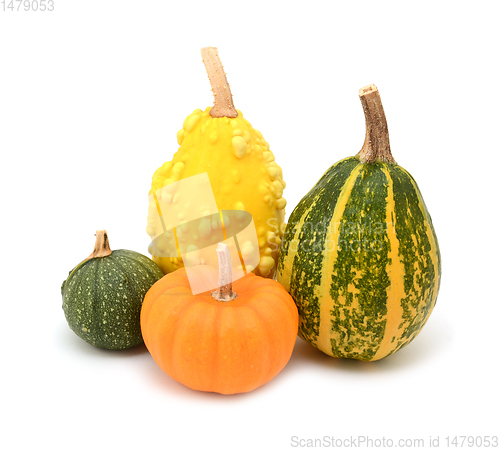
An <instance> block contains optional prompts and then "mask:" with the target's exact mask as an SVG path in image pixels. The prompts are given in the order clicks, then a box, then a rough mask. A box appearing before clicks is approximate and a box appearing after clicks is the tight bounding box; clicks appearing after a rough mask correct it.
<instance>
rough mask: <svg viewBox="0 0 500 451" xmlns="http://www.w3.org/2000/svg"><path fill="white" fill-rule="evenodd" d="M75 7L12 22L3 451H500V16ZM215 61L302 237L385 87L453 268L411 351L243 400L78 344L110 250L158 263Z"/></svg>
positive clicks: (235, 5) (302, 375)
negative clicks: (70, 303) (355, 449)
mask: <svg viewBox="0 0 500 451" xmlns="http://www.w3.org/2000/svg"><path fill="white" fill-rule="evenodd" d="M54 1H55V11H54V12H51V13H49V12H45V13H42V12H36V13H35V12H26V13H25V12H3V11H0V150H1V155H2V159H1V177H0V183H1V190H0V193H1V196H2V221H1V227H2V261H3V264H2V271H1V275H2V289H1V293H2V308H1V312H2V313H1V315H2V316H1V319H2V325H1V327H0V330H1V333H2V345H3V346H2V376H3V378H2V379H4V381H3V382H2V399H1V406H2V412H3V413H4V419H3V420H2V424H1V428H2V430H3V432H2V433H1V435H0V445H4V443H2V442H5V444H7V447H5V446H2V448H3V449H8V450H17V449H20V450H25V449H29V450H37V449H53V450H63V449H65V450H66V449H71V450H80V449H86V450H104V449H120V450H132V449H147V450H180V449H182V450H183V449H187V450H191V449H215V448H217V449H219V450H228V449H243V450H246V449H248V450H256V449H264V450H268V449H269V450H286V449H292V444H293V443H294V442H293V440H292V437H294V436H295V437H297V440H300V439H308V438H319V439H321V438H323V437H324V436H334V437H336V438H343V439H345V438H349V437H350V436H354V437H357V436H360V435H361V436H369V437H370V438H372V439H375V438H379V439H380V438H382V437H386V438H390V439H392V440H394V444H395V445H396V444H397V440H398V439H400V438H410V439H413V438H423V439H425V443H426V445H427V444H428V441H429V437H430V436H432V437H434V438H435V437H437V436H439V437H440V445H441V448H445V445H446V441H445V437H446V436H452V437H453V436H455V435H474V436H476V435H482V436H484V435H489V436H491V435H500V434H499V433H500V431H499V428H498V424H499V421H498V420H499V414H498V402H499V391H498V366H497V360H498V339H497V337H498V317H499V314H500V308H499V300H500V296H499V293H498V277H499V264H498V261H499V260H498V255H499V250H500V249H499V246H498V240H499V238H498V237H499V222H498V215H497V213H496V212H497V210H498V205H499V200H498V198H499V190H498V184H497V180H498V167H499V163H500V159H499V156H498V154H499V151H500V148H499V144H498V130H499V122H500V113H499V111H500V110H499V104H500V102H499V96H500V89H499V83H500V73H499V70H498V45H499V43H500V32H499V26H498V16H499V12H500V11H499V8H498V6H499V4H498V2H495V1H490V2H484V1H474V2H456V1H455V2H444V1H443V2H435V1H434V2H426V1H419V2H412V3H410V2H401V1H398V2H395V1H394V2H392V1H380V2H375V1H370V2H364V1H351V2H336V1H310V2H305V1H304V2H295V1H288V2H284V1H283V2H272V1H264V2H262V1H257V0H254V1H252V2H236V1H232V2H218V1H196V0H192V1H189V2H180V1H178V2H175V3H174V2H167V1H164V0H142V1H138V0H137V1H129V0H85V1H83V0H80V1H76V0H54ZM205 46H216V47H218V49H219V54H220V56H221V59H222V62H223V64H224V66H225V69H226V72H227V74H228V79H229V83H230V85H231V88H232V91H233V94H234V102H235V105H236V107H237V108H238V109H241V111H242V112H243V114H244V116H245V117H246V118H247V119H248V120H249V121H250V122H251V123H252V125H253V126H254V127H255V128H257V129H258V130H260V131H261V132H262V133H263V134H264V137H265V138H266V140H267V141H268V142H269V143H270V145H271V150H273V152H274V154H275V156H276V160H277V162H278V164H280V165H281V166H282V168H283V173H284V178H285V180H286V182H287V188H286V190H285V197H286V198H287V200H288V207H287V218H288V216H289V214H290V212H291V211H292V209H293V208H294V207H295V205H296V204H297V203H298V201H299V200H300V199H301V197H302V196H303V195H305V194H306V192H307V191H309V189H310V188H311V187H312V186H313V185H314V184H315V183H316V181H317V180H318V179H319V177H320V176H321V175H322V174H323V172H324V171H325V170H326V169H327V168H328V167H329V166H331V165H332V164H333V163H335V162H336V161H338V160H339V159H341V158H344V157H346V156H349V155H354V154H355V153H356V152H357V151H358V150H359V149H360V147H361V145H362V143H363V139H364V118H363V112H362V108H361V104H360V102H359V98H358V89H359V88H361V87H363V86H365V85H368V84H370V83H375V84H376V85H377V86H378V88H379V90H380V93H381V96H382V100H383V103H384V107H385V111H386V116H387V120H388V123H389V130H390V136H391V146H392V151H393V155H394V156H395V158H396V160H397V161H398V163H399V164H400V165H401V166H403V167H404V168H406V169H407V170H409V171H410V173H411V174H412V175H413V176H414V177H415V179H416V180H417V182H418V184H419V186H420V189H421V191H422V193H423V195H424V198H425V201H426V203H427V207H428V209H429V211H430V213H431V215H432V218H433V221H434V225H435V228H436V232H437V235H438V238H439V242H440V246H441V253H442V262H443V279H442V285H441V292H440V295H439V298H438V302H437V306H436V308H435V310H434V312H433V314H432V316H431V318H430V320H429V322H428V324H427V325H426V327H425V328H424V330H423V332H422V333H421V334H420V335H419V336H418V337H417V339H416V340H415V341H414V342H413V343H412V344H410V345H409V346H408V347H406V348H404V349H403V350H401V351H400V352H398V353H397V354H395V355H393V356H391V357H389V358H387V359H385V360H382V361H378V362H374V363H363V362H356V361H341V360H335V359H332V358H329V357H327V356H325V355H323V354H321V353H320V352H319V351H316V350H315V349H313V348H312V347H311V346H310V345H308V344H306V343H305V342H303V341H301V340H298V342H297V345H296V348H295V351H294V353H293V356H292V358H291V361H290V363H289V364H288V366H287V367H286V368H285V369H284V370H283V372H282V373H280V374H279V375H278V376H277V377H276V378H275V379H274V380H272V381H271V382H269V383H268V384H266V385H265V386H263V387H261V388H259V389H257V390H255V391H254V392H252V393H249V394H244V395H234V396H222V395H217V394H207V393H200V392H195V391H192V390H190V389H188V388H185V387H184V386H182V385H180V384H178V383H177V382H174V381H173V380H171V379H170V378H169V377H168V376H167V375H166V374H164V373H163V372H162V371H161V370H160V369H159V368H158V367H157V366H156V364H155V363H154V361H153V360H152V358H151V357H150V355H149V354H148V352H147V350H146V349H145V347H143V346H140V347H138V348H135V349H133V350H129V351H124V352H110V351H105V350H100V349H96V348H93V347H92V346H90V345H88V344H86V343H85V342H83V341H81V340H80V339H79V338H78V337H77V336H76V335H74V334H73V332H72V331H71V330H70V329H69V327H68V326H67V324H66V321H65V318H64V314H63V311H62V309H61V294H60V285H61V283H62V281H63V280H64V279H65V278H66V276H67V273H68V271H69V270H70V269H71V268H72V267H73V266H74V265H76V264H77V263H78V262H79V261H81V260H82V259H83V258H85V257H86V256H87V255H88V254H90V252H91V251H92V248H93V243H94V233H95V231H96V230H97V229H101V228H106V229H107V231H108V233H109V236H110V242H111V246H112V248H113V249H121V248H125V249H131V250H135V251H138V252H142V253H144V254H147V246H148V244H149V237H148V236H147V234H146V231H145V229H146V216H147V193H148V191H149V188H150V183H151V177H152V175H153V172H154V171H155V169H156V168H157V167H159V166H160V165H161V164H163V163H164V162H165V161H168V160H170V159H171V157H172V155H173V153H174V152H175V151H176V150H177V147H178V146H177V142H176V133H177V131H178V130H179V129H180V128H181V127H182V123H183V121H184V118H185V117H186V116H187V115H188V114H189V113H191V112H192V111H193V110H194V109H196V108H202V109H204V108H205V107H207V106H209V105H211V104H212V98H211V91H210V87H209V82H208V79H207V77H206V73H205V69H204V67H203V64H202V61H201V56H200V49H201V48H202V47H205ZM5 378H7V382H6V381H5ZM5 416H7V419H5ZM302 444H305V442H302ZM421 449H422V448H421Z"/></svg>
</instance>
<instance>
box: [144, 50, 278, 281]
mask: <svg viewBox="0 0 500 451" xmlns="http://www.w3.org/2000/svg"><path fill="white" fill-rule="evenodd" d="M202 56H203V61H204V63H205V67H206V68H207V72H208V75H209V78H210V83H211V85H212V90H213V91H214V97H215V102H214V107H208V108H206V109H205V111H202V110H200V109H197V110H194V111H193V113H191V114H190V115H189V116H188V117H187V118H186V120H185V121H184V124H183V127H182V129H181V130H179V132H178V133H177V142H178V144H179V145H180V147H179V149H178V151H177V152H176V153H175V154H174V157H173V159H172V161H167V162H166V163H165V164H164V165H163V166H161V167H160V168H158V169H157V171H156V172H155V173H154V175H153V181H152V184H151V191H150V194H154V193H157V192H158V190H160V189H162V188H163V187H165V186H168V185H169V184H171V183H174V182H176V181H179V180H181V179H185V178H187V177H190V176H193V175H197V174H203V173H207V174H208V177H209V180H210V185H211V187H212V190H213V193H214V196H215V200H216V203H217V208H218V210H219V211H222V210H243V211H247V212H249V213H251V214H252V216H253V220H254V223H255V228H256V231H257V238H258V244H259V254H260V260H259V263H258V266H257V267H256V268H254V269H253V272H254V273H255V274H257V275H261V276H264V277H274V274H275V270H276V263H277V260H278V251H279V246H280V243H281V238H282V236H283V230H284V224H283V222H284V215H285V206H286V200H285V198H284V197H283V190H284V188H285V181H284V180H283V173H282V170H281V168H280V167H279V166H278V165H277V164H276V162H275V159H274V155H273V153H272V152H271V150H270V149H269V144H268V143H267V142H266V140H265V139H264V138H263V136H262V134H261V133H260V132H259V131H258V130H255V129H254V128H253V127H252V125H251V124H250V123H249V122H248V121H247V120H246V119H245V118H244V117H243V114H242V113H241V111H239V110H236V109H235V108H234V105H233V103H232V96H231V92H230V90H229V85H228V84H227V80H226V77H225V74H224V70H223V68H222V65H221V63H220V60H219V56H218V54H217V49H215V48H212V47H209V48H205V49H202ZM152 209H153V211H152ZM154 213H155V211H154V206H152V205H151V204H150V214H149V216H148V226H147V232H148V234H149V235H150V236H151V237H152V238H154V237H155V236H156V237H157V236H158V235H159V234H161V233H162V232H163V230H162V229H161V227H162V225H161V224H160V223H159V221H157V220H155V219H153V218H154V216H155V215H154ZM219 226H220V225H219ZM150 252H151V249H150ZM152 258H153V260H154V261H155V262H156V263H157V264H158V265H159V266H160V268H161V269H162V270H163V272H164V273H168V272H171V271H174V270H176V269H178V268H179V267H181V266H183V263H182V259H181V258H180V255H178V256H177V257H173V256H172V257H158V256H155V255H153V256H152ZM250 269H252V268H250Z"/></svg>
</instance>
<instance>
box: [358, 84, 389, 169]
mask: <svg viewBox="0 0 500 451" xmlns="http://www.w3.org/2000/svg"><path fill="white" fill-rule="evenodd" d="M359 98H360V99H361V104H362V105H363V111H364V113H365V121H366V136H365V142H364V144H363V147H362V148H361V150H360V151H359V152H358V153H357V155H356V157H357V158H359V161H361V163H376V162H377V163H378V162H384V163H391V164H396V161H395V160H394V158H393V156H392V153H391V146H390V144H389V130H388V128H387V121H386V119H385V113H384V107H383V106H382V100H381V99H380V94H379V92H378V89H377V87H376V86H375V85H369V86H365V87H364V88H362V89H360V90H359Z"/></svg>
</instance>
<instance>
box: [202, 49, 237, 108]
mask: <svg viewBox="0 0 500 451" xmlns="http://www.w3.org/2000/svg"><path fill="white" fill-rule="evenodd" d="M201 56H202V57H203V63H204V64H205V68H206V69H207V73H208V78H209V80H210V84H211V85H212V91H213V93H214V106H213V108H212V109H211V110H210V116H212V117H237V116H238V112H237V111H236V108H235V107H234V105H233V96H232V95H231V89H229V83H228V82H227V78H226V74H225V73H224V68H223V67H222V63H221V62H220V58H219V53H218V52H217V49H216V48H215V47H205V48H203V49H201Z"/></svg>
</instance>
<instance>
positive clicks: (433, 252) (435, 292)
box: [403, 169, 441, 338]
mask: <svg viewBox="0 0 500 451" xmlns="http://www.w3.org/2000/svg"><path fill="white" fill-rule="evenodd" d="M403 170H404V169H403ZM404 172H405V173H406V174H407V175H408V178H409V179H410V181H411V184H412V185H413V188H414V189H415V192H416V193H417V195H418V198H419V201H420V202H419V208H420V210H421V211H422V215H423V217H424V218H425V233H426V235H427V238H428V239H429V243H430V244H431V250H430V252H429V255H430V258H431V261H432V265H433V266H434V275H435V276H434V287H433V290H432V300H431V305H430V307H429V310H428V311H427V316H426V317H425V318H424V319H423V321H422V325H421V327H420V329H419V331H418V333H420V331H421V330H422V328H423V327H424V325H425V323H426V322H427V320H428V319H429V317H430V315H431V313H432V310H433V309H434V306H435V305H436V300H437V296H438V291H439V283H440V281H441V271H440V268H439V261H438V260H439V257H438V252H439V251H438V243H437V241H436V236H435V235H434V233H433V231H432V228H431V225H430V223H429V219H428V216H429V213H428V212H427V208H426V207H425V203H424V199H423V198H422V195H421V194H420V190H419V189H418V186H417V184H416V183H415V180H414V179H413V177H412V176H411V175H410V174H409V173H408V172H407V171H406V170H404ZM418 333H417V334H416V335H418ZM416 335H415V336H416ZM412 338H414V337H412Z"/></svg>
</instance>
